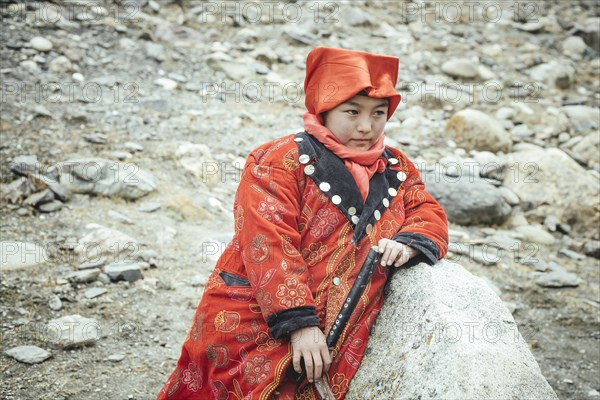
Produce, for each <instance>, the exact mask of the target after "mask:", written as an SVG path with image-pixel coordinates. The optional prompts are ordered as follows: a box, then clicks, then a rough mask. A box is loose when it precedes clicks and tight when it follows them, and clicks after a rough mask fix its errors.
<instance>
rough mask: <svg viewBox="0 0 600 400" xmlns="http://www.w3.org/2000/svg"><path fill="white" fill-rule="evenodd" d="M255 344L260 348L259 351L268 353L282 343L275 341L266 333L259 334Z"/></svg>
mask: <svg viewBox="0 0 600 400" xmlns="http://www.w3.org/2000/svg"><path fill="white" fill-rule="evenodd" d="M254 343H256V344H257V346H258V351H267V350H271V349H274V348H275V347H277V346H279V345H280V344H281V341H279V340H277V339H274V338H273V336H271V335H269V334H268V333H267V332H265V331H260V332H258V335H256V340H255V341H254Z"/></svg>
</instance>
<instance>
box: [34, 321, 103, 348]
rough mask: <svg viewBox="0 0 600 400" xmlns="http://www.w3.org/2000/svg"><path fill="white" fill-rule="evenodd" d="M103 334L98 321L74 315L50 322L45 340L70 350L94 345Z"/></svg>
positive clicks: (45, 331)
mask: <svg viewBox="0 0 600 400" xmlns="http://www.w3.org/2000/svg"><path fill="white" fill-rule="evenodd" d="M101 333H102V331H101V329H100V326H99V325H98V321H96V320H95V319H93V318H85V317H82V316H81V315H79V314H74V315H67V316H65V317H62V318H58V319H53V320H50V321H48V323H47V324H46V327H45V330H44V334H45V335H44V338H45V339H46V340H47V341H49V342H51V343H53V344H56V345H59V346H61V347H62V348H63V349H70V348H74V347H81V346H85V345H90V344H94V343H95V342H96V341H98V339H100V335H101Z"/></svg>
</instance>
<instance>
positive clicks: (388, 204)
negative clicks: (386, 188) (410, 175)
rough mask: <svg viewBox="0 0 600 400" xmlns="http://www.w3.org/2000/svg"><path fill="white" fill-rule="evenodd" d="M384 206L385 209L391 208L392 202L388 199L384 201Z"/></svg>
mask: <svg viewBox="0 0 600 400" xmlns="http://www.w3.org/2000/svg"><path fill="white" fill-rule="evenodd" d="M383 205H384V206H385V207H389V206H390V201H389V200H388V199H383Z"/></svg>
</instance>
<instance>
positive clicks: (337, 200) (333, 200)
mask: <svg viewBox="0 0 600 400" xmlns="http://www.w3.org/2000/svg"><path fill="white" fill-rule="evenodd" d="M331 201H332V202H333V204H336V205H337V204H340V203H341V202H342V198H341V197H340V196H338V195H337V194H336V195H335V196H333V197H332V198H331Z"/></svg>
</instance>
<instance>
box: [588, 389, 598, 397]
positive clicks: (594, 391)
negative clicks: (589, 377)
mask: <svg viewBox="0 0 600 400" xmlns="http://www.w3.org/2000/svg"><path fill="white" fill-rule="evenodd" d="M588 396H590V397H600V392H599V391H597V390H596V389H592V390H590V391H589V392H588Z"/></svg>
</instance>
